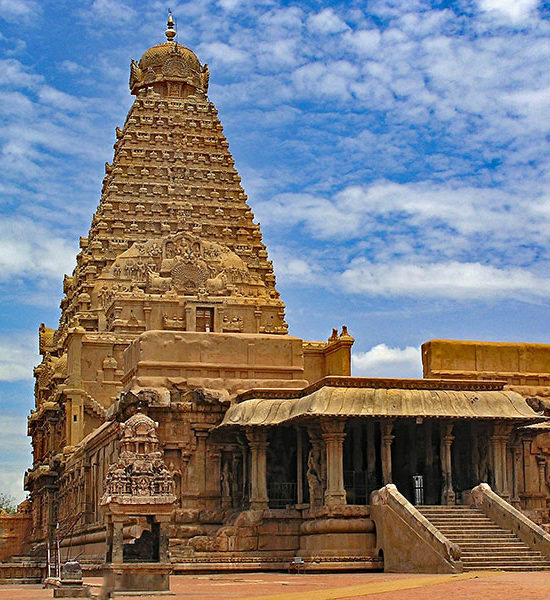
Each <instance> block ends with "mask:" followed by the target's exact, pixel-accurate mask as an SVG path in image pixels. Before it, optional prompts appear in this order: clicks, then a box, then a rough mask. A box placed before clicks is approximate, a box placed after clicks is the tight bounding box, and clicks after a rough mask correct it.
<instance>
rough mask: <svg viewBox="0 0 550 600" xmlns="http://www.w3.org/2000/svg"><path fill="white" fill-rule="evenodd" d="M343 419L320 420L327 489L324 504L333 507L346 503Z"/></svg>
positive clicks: (344, 423) (344, 422)
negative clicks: (324, 452) (324, 451)
mask: <svg viewBox="0 0 550 600" xmlns="http://www.w3.org/2000/svg"><path fill="white" fill-rule="evenodd" d="M345 425H346V421H345V419H321V436H322V438H323V441H324V442H325V448H326V456H327V489H326V491H325V504H326V505H327V506H335V505H338V504H345V503H346V490H345V488H344V452H343V450H344V438H345V437H346V434H345V433H344V427H345Z"/></svg>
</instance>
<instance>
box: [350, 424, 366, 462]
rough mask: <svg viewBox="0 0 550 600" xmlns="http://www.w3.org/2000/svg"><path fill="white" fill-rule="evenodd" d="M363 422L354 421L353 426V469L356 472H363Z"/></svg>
mask: <svg viewBox="0 0 550 600" xmlns="http://www.w3.org/2000/svg"><path fill="white" fill-rule="evenodd" d="M362 430H363V426H362V423H354V424H353V425H352V428H351V436H352V442H353V456H352V459H353V471H354V472H355V473H362V471H363V446H362V444H361V442H362V441H363V440H362V439H361V438H362Z"/></svg>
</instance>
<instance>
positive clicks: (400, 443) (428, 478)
mask: <svg viewBox="0 0 550 600" xmlns="http://www.w3.org/2000/svg"><path fill="white" fill-rule="evenodd" d="M393 435H394V440H393V443H392V474H393V483H395V485H396V486H397V489H398V490H399V491H400V492H401V493H402V494H403V496H405V498H407V500H409V501H410V502H412V503H413V504H415V503H417V504H420V503H422V504H439V503H440V502H441V489H442V484H443V479H442V473H441V456H440V446H441V435H440V427H439V423H438V422H434V421H431V420H426V421H423V420H419V421H413V420H412V419H406V420H405V419H402V420H398V421H396V422H395V424H394V426H393ZM415 476H420V477H421V479H416V482H415V479H414V477H415ZM415 483H416V486H415ZM415 487H417V489H421V493H419V492H418V491H417V493H416V494H415Z"/></svg>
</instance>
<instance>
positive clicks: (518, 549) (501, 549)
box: [416, 506, 550, 571]
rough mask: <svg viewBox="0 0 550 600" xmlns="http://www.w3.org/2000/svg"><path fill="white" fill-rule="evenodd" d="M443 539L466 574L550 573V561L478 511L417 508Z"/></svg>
mask: <svg viewBox="0 0 550 600" xmlns="http://www.w3.org/2000/svg"><path fill="white" fill-rule="evenodd" d="M416 508H417V509H418V510H419V511H420V513H421V514H422V515H424V516H425V517H426V519H428V520H429V521H430V522H431V523H432V524H433V525H434V526H435V527H436V528H437V529H438V530H439V531H440V532H441V533H442V534H443V535H444V536H445V537H446V538H448V539H449V540H451V541H452V542H454V543H455V544H457V545H458V546H459V547H460V550H461V560H462V563H463V565H464V570H465V571H472V570H478V569H480V570H490V569H493V570H495V569H498V570H501V571H547V570H548V571H550V560H549V559H547V558H546V557H545V556H543V555H542V554H541V553H540V552H537V551H534V550H532V549H531V548H530V547H529V546H528V545H527V544H525V543H524V542H523V541H522V540H521V539H520V538H519V537H518V536H517V535H516V534H515V533H512V531H510V530H507V529H504V528H503V527H500V526H499V525H497V524H496V523H495V522H494V521H492V520H491V519H490V518H489V517H487V516H486V515H485V514H484V513H483V511H482V510H480V509H479V508H470V507H468V506H417V507H416Z"/></svg>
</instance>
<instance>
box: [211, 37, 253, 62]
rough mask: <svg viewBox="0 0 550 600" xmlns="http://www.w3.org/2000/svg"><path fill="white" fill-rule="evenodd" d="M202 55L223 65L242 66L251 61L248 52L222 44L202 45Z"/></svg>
mask: <svg viewBox="0 0 550 600" xmlns="http://www.w3.org/2000/svg"><path fill="white" fill-rule="evenodd" d="M200 54H201V56H205V57H208V60H214V61H218V62H220V63H222V64H242V63H244V62H246V61H247V60H248V59H249V57H248V55H247V54H246V52H243V51H242V50H240V49H239V48H236V47H235V46H231V45H229V44H224V43H222V42H213V43H209V44H202V45H201V46H200Z"/></svg>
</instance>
